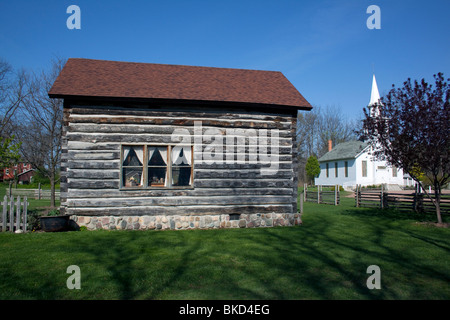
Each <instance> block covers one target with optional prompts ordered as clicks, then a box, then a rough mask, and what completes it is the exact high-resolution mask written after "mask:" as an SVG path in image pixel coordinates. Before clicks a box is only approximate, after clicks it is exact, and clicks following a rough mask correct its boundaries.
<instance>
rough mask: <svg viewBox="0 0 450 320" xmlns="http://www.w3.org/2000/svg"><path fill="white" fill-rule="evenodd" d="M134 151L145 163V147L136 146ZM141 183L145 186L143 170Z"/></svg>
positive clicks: (141, 161) (140, 160)
mask: <svg viewBox="0 0 450 320" xmlns="http://www.w3.org/2000/svg"><path fill="white" fill-rule="evenodd" d="M134 152H135V153H136V156H137V157H138V159H139V162H140V163H142V165H144V148H143V147H135V148H134ZM140 185H141V186H143V185H144V175H143V173H142V172H141V182H140Z"/></svg>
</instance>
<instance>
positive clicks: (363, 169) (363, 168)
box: [362, 160, 367, 177]
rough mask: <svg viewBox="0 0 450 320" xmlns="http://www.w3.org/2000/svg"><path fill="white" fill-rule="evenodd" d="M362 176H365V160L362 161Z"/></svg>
mask: <svg viewBox="0 0 450 320" xmlns="http://www.w3.org/2000/svg"><path fill="white" fill-rule="evenodd" d="M362 176H363V177H367V161H365V160H363V161H362Z"/></svg>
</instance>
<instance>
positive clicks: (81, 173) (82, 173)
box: [67, 169, 119, 179]
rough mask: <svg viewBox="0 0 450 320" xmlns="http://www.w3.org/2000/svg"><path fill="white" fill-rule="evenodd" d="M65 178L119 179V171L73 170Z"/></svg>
mask: <svg viewBox="0 0 450 320" xmlns="http://www.w3.org/2000/svg"><path fill="white" fill-rule="evenodd" d="M67 178H81V179H119V170H107V169H105V170H88V169H75V170H70V171H68V172H67Z"/></svg>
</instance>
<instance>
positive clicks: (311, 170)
mask: <svg viewBox="0 0 450 320" xmlns="http://www.w3.org/2000/svg"><path fill="white" fill-rule="evenodd" d="M305 170H306V174H307V175H308V179H309V180H310V181H314V178H315V177H317V176H318V175H319V173H320V165H319V161H318V160H317V158H316V157H315V156H310V157H309V158H308V160H307V161H306V167H305Z"/></svg>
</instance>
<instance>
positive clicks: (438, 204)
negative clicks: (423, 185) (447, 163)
mask: <svg viewBox="0 0 450 320" xmlns="http://www.w3.org/2000/svg"><path fill="white" fill-rule="evenodd" d="M434 199H435V203H434V206H435V207H436V217H437V222H438V223H442V216H441V186H440V185H439V184H438V183H435V184H434Z"/></svg>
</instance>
